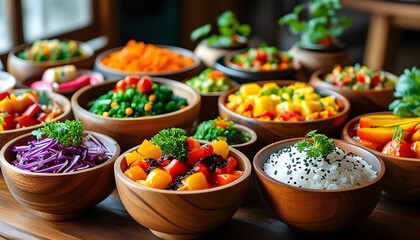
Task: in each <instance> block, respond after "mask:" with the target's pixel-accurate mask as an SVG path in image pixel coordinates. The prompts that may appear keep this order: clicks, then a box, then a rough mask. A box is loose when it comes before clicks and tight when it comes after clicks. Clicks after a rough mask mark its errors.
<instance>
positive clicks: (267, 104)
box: [254, 96, 275, 117]
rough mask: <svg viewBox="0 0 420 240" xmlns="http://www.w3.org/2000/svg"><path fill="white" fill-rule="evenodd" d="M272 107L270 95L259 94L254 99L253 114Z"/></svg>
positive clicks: (255, 114) (258, 113) (260, 113)
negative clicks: (259, 95)
mask: <svg viewBox="0 0 420 240" xmlns="http://www.w3.org/2000/svg"><path fill="white" fill-rule="evenodd" d="M274 107H275V106H274V102H273V100H271V98H270V96H261V97H259V98H257V99H255V106H254V116H256V117H257V116H260V115H262V114H263V113H264V112H266V111H268V110H273V109H274Z"/></svg>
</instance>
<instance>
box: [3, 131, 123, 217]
mask: <svg viewBox="0 0 420 240" xmlns="http://www.w3.org/2000/svg"><path fill="white" fill-rule="evenodd" d="M86 132H89V133H91V134H92V135H93V136H95V138H97V139H98V140H99V141H100V142H101V143H102V144H104V146H105V147H107V148H108V149H109V150H110V151H111V152H112V153H114V154H113V156H112V158H110V159H109V160H107V161H106V162H104V163H102V164H100V165H98V166H96V167H93V168H88V169H85V170H80V171H76V172H71V173H34V172H29V171H24V170H21V169H19V168H17V167H15V166H13V165H11V164H10V162H11V161H12V160H14V159H15V157H16V153H14V152H13V151H12V148H13V146H16V145H26V144H27V142H28V141H31V140H34V139H35V136H33V135H32V134H31V133H27V134H24V135H23V136H20V137H17V138H14V139H13V140H12V141H10V142H9V143H7V144H6V145H5V146H4V147H3V148H2V149H1V151H0V164H1V170H2V174H3V177H4V180H5V182H6V184H7V187H8V188H9V191H10V192H11V193H12V195H13V197H14V198H15V199H16V200H17V201H18V202H19V203H21V204H22V205H24V206H25V207H28V208H30V209H32V210H35V211H36V212H38V213H39V214H40V215H41V216H42V217H44V218H46V219H48V220H53V221H69V220H74V219H76V218H79V217H82V216H83V215H85V214H86V213H88V211H89V209H91V208H92V207H93V206H95V205H96V204H98V203H99V202H101V201H102V200H104V199H105V198H106V197H108V195H109V194H111V192H112V191H113V190H114V189H115V182H114V171H113V165H114V162H115V159H117V157H118V156H119V154H120V147H119V145H118V144H117V143H116V142H115V141H114V140H113V139H112V138H110V137H108V136H105V135H103V134H100V133H96V132H90V131H86Z"/></svg>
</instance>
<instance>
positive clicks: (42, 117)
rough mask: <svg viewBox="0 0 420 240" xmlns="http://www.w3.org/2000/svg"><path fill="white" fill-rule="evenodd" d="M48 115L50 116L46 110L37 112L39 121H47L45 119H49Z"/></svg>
mask: <svg viewBox="0 0 420 240" xmlns="http://www.w3.org/2000/svg"><path fill="white" fill-rule="evenodd" d="M47 117H48V114H46V113H45V112H39V113H38V114H37V117H36V119H37V120H38V121H40V122H45V120H46V119H47Z"/></svg>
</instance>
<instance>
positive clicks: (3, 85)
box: [0, 71, 16, 93]
mask: <svg viewBox="0 0 420 240" xmlns="http://www.w3.org/2000/svg"><path fill="white" fill-rule="evenodd" d="M15 85H16V78H15V77H14V76H13V75H12V74H10V73H8V72H5V71H0V93H4V92H7V91H9V90H11V89H13V88H14V87H15Z"/></svg>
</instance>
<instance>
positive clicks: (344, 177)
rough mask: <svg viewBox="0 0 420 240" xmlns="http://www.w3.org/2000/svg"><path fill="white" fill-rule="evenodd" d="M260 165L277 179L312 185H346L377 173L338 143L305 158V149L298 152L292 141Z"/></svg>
mask: <svg viewBox="0 0 420 240" xmlns="http://www.w3.org/2000/svg"><path fill="white" fill-rule="evenodd" d="M263 169H264V171H265V172H266V173H267V175H269V176H271V177H273V178H275V179H277V180H278V181H281V182H283V183H286V184H290V185H294V186H297V187H302V188H312V189H342V188H349V187H353V186H359V185H362V184H365V183H367V182H369V181H371V180H373V179H374V178H376V176H377V172H376V171H375V170H373V169H372V166H371V165H369V164H368V163H367V162H366V161H365V160H363V159H362V158H361V157H359V156H357V155H354V154H353V153H347V152H346V151H345V150H343V149H341V148H338V147H335V150H334V151H333V152H332V153H330V154H329V155H327V156H326V157H324V158H321V157H318V158H308V157H307V156H306V152H299V151H298V150H297V148H296V146H295V145H293V146H291V147H288V148H284V149H282V150H280V151H279V152H278V153H273V154H272V155H271V156H270V158H269V159H268V161H267V162H266V163H264V166H263Z"/></svg>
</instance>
